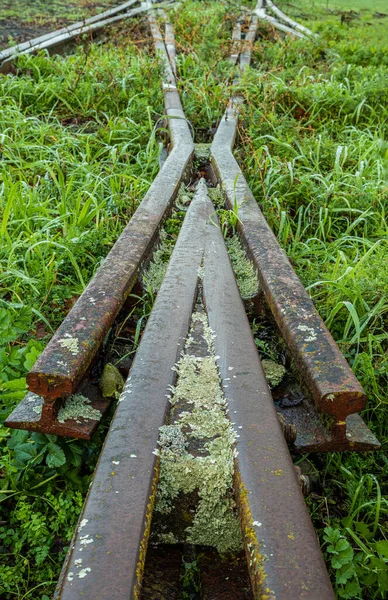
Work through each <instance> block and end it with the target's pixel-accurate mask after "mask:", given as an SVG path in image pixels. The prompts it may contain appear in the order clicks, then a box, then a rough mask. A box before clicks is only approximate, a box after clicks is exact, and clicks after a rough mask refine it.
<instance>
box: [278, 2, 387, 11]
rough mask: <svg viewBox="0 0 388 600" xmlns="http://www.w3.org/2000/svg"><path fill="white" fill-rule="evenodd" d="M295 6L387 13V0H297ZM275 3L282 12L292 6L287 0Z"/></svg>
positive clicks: (312, 8) (312, 9)
mask: <svg viewBox="0 0 388 600" xmlns="http://www.w3.org/2000/svg"><path fill="white" fill-rule="evenodd" d="M293 4H294V5H297V6H302V7H305V6H306V7H307V8H308V9H310V10H311V11H315V9H316V8H318V9H326V10H329V11H330V10H348V11H349V10H356V11H358V10H361V11H372V10H373V12H375V11H381V12H387V13H388V1H387V0H373V2H371V1H370V0H303V2H302V1H301V0H297V1H296V2H294V3H293ZM277 5H278V6H279V7H282V8H283V10H284V12H286V13H287V11H288V13H287V14H289V13H290V7H291V8H292V2H287V0H278V2H277Z"/></svg>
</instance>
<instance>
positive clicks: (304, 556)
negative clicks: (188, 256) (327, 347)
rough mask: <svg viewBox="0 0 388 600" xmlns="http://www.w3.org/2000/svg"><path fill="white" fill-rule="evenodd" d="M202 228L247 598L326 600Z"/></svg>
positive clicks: (291, 473)
mask: <svg viewBox="0 0 388 600" xmlns="http://www.w3.org/2000/svg"><path fill="white" fill-rule="evenodd" d="M208 231H209V243H208V244H207V245H206V251H205V259H204V276H203V294H204V302H205V306H206V310H207V313H208V318H209V325H210V327H211V329H212V330H213V331H214V332H215V336H214V341H213V344H214V350H215V353H216V354H217V355H218V367H219V371H220V376H221V379H222V385H223V390H224V394H225V397H226V398H227V400H228V407H229V416H230V418H231V420H232V422H233V425H234V429H235V432H236V435H237V441H236V449H237V451H238V456H237V458H236V474H235V491H236V501H237V504H238V506H239V514H240V520H241V525H242V532H243V539H244V543H245V548H246V555H247V562H248V569H249V571H250V576H251V582H252V588H253V591H254V597H255V598H257V599H259V598H264V597H265V598H268V599H275V598H276V599H277V600H290V599H292V600H297V599H299V598H310V599H314V600H328V599H333V598H334V593H333V590H332V587H331V584H330V580H329V577H328V574H327V571H326V567H325V564H324V561H323V558H322V554H321V551H320V548H319V544H318V541H317V537H316V534H315V531H314V528H313V526H312V523H311V520H310V517H309V515H308V512H307V508H306V505H305V501H304V499H303V496H302V493H301V490H300V487H299V482H298V479H297V476H296V473H295V469H294V465H293V463H292V460H291V457H290V454H289V452H288V448H287V444H286V442H285V440H284V436H283V432H282V429H281V426H280V424H279V421H278V418H277V415H276V409H275V407H274V403H273V400H272V396H271V392H270V390H269V388H268V384H267V381H266V379H265V375H264V372H263V369H262V367H261V363H260V360H259V357H258V353H257V348H256V345H255V342H254V339H253V336H252V332H251V328H250V324H249V321H248V318H247V316H246V313H245V309H244V306H243V303H242V300H241V298H240V293H239V290H238V287H237V284H236V281H235V278H234V275H233V271H232V267H231V265H230V263H229V258H228V254H227V251H226V248H225V244H224V240H223V237H222V233H221V231H220V229H218V228H216V227H212V228H211V227H209V228H208Z"/></svg>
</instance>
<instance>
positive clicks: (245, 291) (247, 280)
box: [226, 234, 259, 300]
mask: <svg viewBox="0 0 388 600" xmlns="http://www.w3.org/2000/svg"><path fill="white" fill-rule="evenodd" d="M226 248H227V250H228V254H229V258H230V262H231V263H232V267H233V271H234V274H235V276H236V281H237V285H238V288H239V290H240V294H241V298H242V299H243V300H248V299H249V298H253V297H254V296H256V295H257V294H258V292H259V278H258V275H257V271H256V269H255V267H254V265H253V263H252V262H251V261H250V260H249V259H248V258H247V256H246V253H245V250H244V248H243V247H242V245H241V242H240V239H239V237H238V235H237V234H234V235H233V236H232V237H230V238H229V239H227V240H226Z"/></svg>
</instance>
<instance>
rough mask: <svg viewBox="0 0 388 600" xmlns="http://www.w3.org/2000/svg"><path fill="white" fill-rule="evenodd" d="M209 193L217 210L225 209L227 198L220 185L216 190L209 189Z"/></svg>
mask: <svg viewBox="0 0 388 600" xmlns="http://www.w3.org/2000/svg"><path fill="white" fill-rule="evenodd" d="M207 193H208V196H209V198H210V200H211V201H212V202H213V204H214V206H215V207H216V208H224V206H225V198H224V195H223V193H222V190H221V188H220V186H219V185H217V187H215V188H208V190H207Z"/></svg>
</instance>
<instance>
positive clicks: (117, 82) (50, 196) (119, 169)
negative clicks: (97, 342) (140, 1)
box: [0, 30, 163, 600]
mask: <svg viewBox="0 0 388 600" xmlns="http://www.w3.org/2000/svg"><path fill="white" fill-rule="evenodd" d="M136 33H137V36H136V37H137V39H138V38H139V31H138V30H137V31H135V30H134V31H133V32H132V34H131V32H130V31H129V32H128V33H126V34H124V33H120V32H119V30H113V31H112V34H111V38H110V41H108V42H107V43H105V44H104V45H97V44H94V45H91V46H89V47H85V48H80V49H79V50H78V51H77V52H75V53H74V54H72V55H70V56H68V57H65V58H63V57H60V56H56V57H52V58H49V57H48V56H46V55H44V54H42V55H40V56H37V57H34V58H31V57H23V59H20V61H19V63H18V73H17V76H11V75H10V76H2V77H1V78H0V98H1V100H0V104H1V124H2V127H1V137H0V144H1V153H2V161H1V164H0V238H1V244H0V418H1V422H2V421H4V418H5V417H6V416H7V415H8V414H9V412H10V410H12V407H13V406H15V405H16V403H17V402H18V400H20V399H21V398H22V397H23V395H24V394H25V389H26V385H25V374H26V372H27V371H28V370H29V368H31V366H32V364H33V363H34V361H35V360H36V358H37V356H38V354H39V353H40V351H41V350H42V349H43V347H44V345H45V343H46V342H47V341H48V339H49V337H50V335H51V332H52V331H53V330H55V328H56V327H57V326H58V324H59V323H60V322H61V320H62V319H63V317H64V315H65V314H66V312H67V311H68V310H69V308H70V307H71V305H72V304H73V302H74V301H75V300H76V298H77V296H78V295H79V294H80V293H81V292H82V290H83V289H84V287H85V285H86V284H87V283H88V281H89V280H90V278H91V277H92V275H93V273H94V272H95V270H96V269H97V268H98V266H99V265H100V264H101V261H102V260H103V259H104V257H105V255H106V254H107V252H108V251H109V249H110V247H111V246H112V244H113V243H114V241H115V240H116V238H117V237H118V236H119V234H120V233H121V231H122V229H123V227H124V226H125V224H126V223H127V221H128V220H129V219H130V218H131V216H132V214H133V212H134V211H135V209H136V207H137V206H138V204H139V202H140V201H141V199H142V197H143V196H144V194H145V192H146V191H147V189H148V187H149V185H150V182H151V181H152V180H153V178H154V176H155V174H156V173H157V171H158V168H159V167H158V163H159V161H158V157H159V145H158V142H157V140H156V137H155V123H156V121H157V120H158V118H159V116H160V114H161V113H162V112H163V99H162V93H161V89H160V77H159V75H160V68H159V64H158V62H157V61H155V60H154V59H153V58H152V55H151V54H150V52H149V48H148V47H144V48H143V49H139V48H138V47H137V44H134V43H132V41H131V37H132V38H133V37H134V36H135V34H136ZM105 430H106V423H105V424H102V425H101V426H100V428H99V430H98V432H97V433H96V434H95V435H94V436H93V440H92V442H87V443H85V442H79V441H78V442H77V441H74V440H64V439H56V438H55V436H45V435H40V434H29V433H28V432H23V431H18V432H17V431H11V430H7V429H5V428H4V427H3V428H0V514H1V517H0V597H1V598H4V599H8V598H18V599H22V598H34V600H35V599H37V598H43V597H47V596H44V594H46V595H51V593H52V592H53V588H54V586H55V583H56V580H57V578H58V575H59V570H60V568H61V565H62V562H63V559H64V556H65V551H66V547H67V545H68V543H69V541H70V539H71V536H72V532H73V528H74V526H75V523H76V521H77V518H78V515H79V512H80V510H81V508H82V503H83V497H84V494H85V493H86V491H87V489H88V485H89V482H90V475H91V473H92V472H93V468H94V465H95V462H96V459H97V458H98V453H99V451H100V448H101V443H102V440H103V435H104V433H105Z"/></svg>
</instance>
